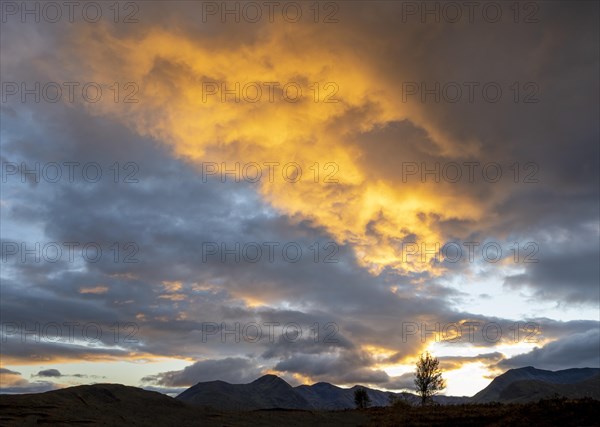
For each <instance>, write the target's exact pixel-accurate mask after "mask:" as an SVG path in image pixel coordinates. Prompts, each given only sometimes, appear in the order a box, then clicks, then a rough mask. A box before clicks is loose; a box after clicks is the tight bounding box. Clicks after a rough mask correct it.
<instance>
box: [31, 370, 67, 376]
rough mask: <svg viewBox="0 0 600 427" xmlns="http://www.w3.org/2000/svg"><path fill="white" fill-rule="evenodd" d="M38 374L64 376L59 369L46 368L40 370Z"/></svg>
mask: <svg viewBox="0 0 600 427" xmlns="http://www.w3.org/2000/svg"><path fill="white" fill-rule="evenodd" d="M36 376H38V377H62V374H61V373H60V371H59V370H58V369H44V370H41V371H39V372H38V373H37V374H36Z"/></svg>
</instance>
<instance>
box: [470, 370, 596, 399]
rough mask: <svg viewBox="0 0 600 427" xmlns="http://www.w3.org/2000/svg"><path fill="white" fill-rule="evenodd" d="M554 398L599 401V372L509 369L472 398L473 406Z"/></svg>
mask: <svg viewBox="0 0 600 427" xmlns="http://www.w3.org/2000/svg"><path fill="white" fill-rule="evenodd" d="M555 396H561V397H568V398H583V397H591V398H594V399H600V369H597V368H574V369H565V370H562V371H546V370H543V369H536V368H534V367H532V366H527V367H525V368H519V369H510V370H508V371H506V372H505V373H504V374H502V375H499V376H498V377H496V378H494V380H493V381H492V382H491V383H490V384H489V385H488V386H487V387H486V388H484V389H483V390H481V391H480V392H479V393H477V394H476V395H475V396H473V397H472V398H471V399H470V401H471V402H473V403H487V402H502V403H523V402H533V401H537V400H539V399H544V398H551V397H555Z"/></svg>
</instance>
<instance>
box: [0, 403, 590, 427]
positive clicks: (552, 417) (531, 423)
mask: <svg viewBox="0 0 600 427" xmlns="http://www.w3.org/2000/svg"><path fill="white" fill-rule="evenodd" d="M30 396H33V395H30ZM83 400H85V399H83ZM146 403H147V402H146ZM598 420H600V401H597V400H591V399H583V400H566V399H554V400H545V401H540V402H538V403H530V404H509V405H505V404H479V405H456V406H429V407H424V408H421V407H411V406H396V407H388V408H368V409H364V410H343V411H298V410H260V411H248V412H239V411H238V412H226V411H218V410H214V409H210V408H197V407H191V406H188V405H183V404H179V402H176V403H173V404H171V405H169V406H161V405H152V404H150V405H148V404H139V405H135V407H133V406H131V405H129V404H126V403H125V402H118V401H117V402H115V401H109V400H108V399H107V402H106V404H104V403H103V404H101V405H91V404H89V402H88V403H86V402H82V403H81V404H80V405H79V404H73V402H72V401H64V402H56V401H53V402H45V401H43V400H40V399H39V398H35V397H34V398H32V399H27V400H26V401H24V400H23V399H20V400H15V399H14V398H11V397H7V396H5V395H4V396H2V397H1V398H0V425H2V426H23V425H53V426H60V425H105V426H109V425H110V426H121V425H123V426H127V427H131V426H177V427H180V426H220V427H222V426H257V427H269V426H277V427H282V426H298V427H300V426H310V427H316V426H415V427H418V426H440V427H441V426H452V427H454V426H461V427H462V426H465V427H474V426H487V427H500V426H502V427H504V426H514V427H520V426H523V427H536V426H544V427H552V426H557V427H559V426H560V427H570V426H573V427H576V426H577V427H583V426H600V422H599V421H598Z"/></svg>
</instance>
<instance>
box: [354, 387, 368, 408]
mask: <svg viewBox="0 0 600 427" xmlns="http://www.w3.org/2000/svg"><path fill="white" fill-rule="evenodd" d="M354 403H355V404H356V407H357V408H358V409H363V408H366V407H368V406H369V405H370V404H371V398H370V397H369V393H367V390H365V389H364V388H357V389H356V390H354Z"/></svg>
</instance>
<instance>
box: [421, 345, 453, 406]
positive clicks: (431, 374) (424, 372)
mask: <svg viewBox="0 0 600 427" xmlns="http://www.w3.org/2000/svg"><path fill="white" fill-rule="evenodd" d="M415 386H416V389H417V394H418V395H419V396H421V405H425V403H427V400H429V399H430V398H431V397H432V396H433V395H434V394H436V393H437V392H438V391H440V390H443V389H444V388H446V381H445V380H444V379H443V378H442V371H441V370H440V361H439V360H438V358H437V357H433V356H432V355H431V354H429V352H425V353H423V354H421V356H420V357H419V360H418V361H417V369H416V371H415Z"/></svg>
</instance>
